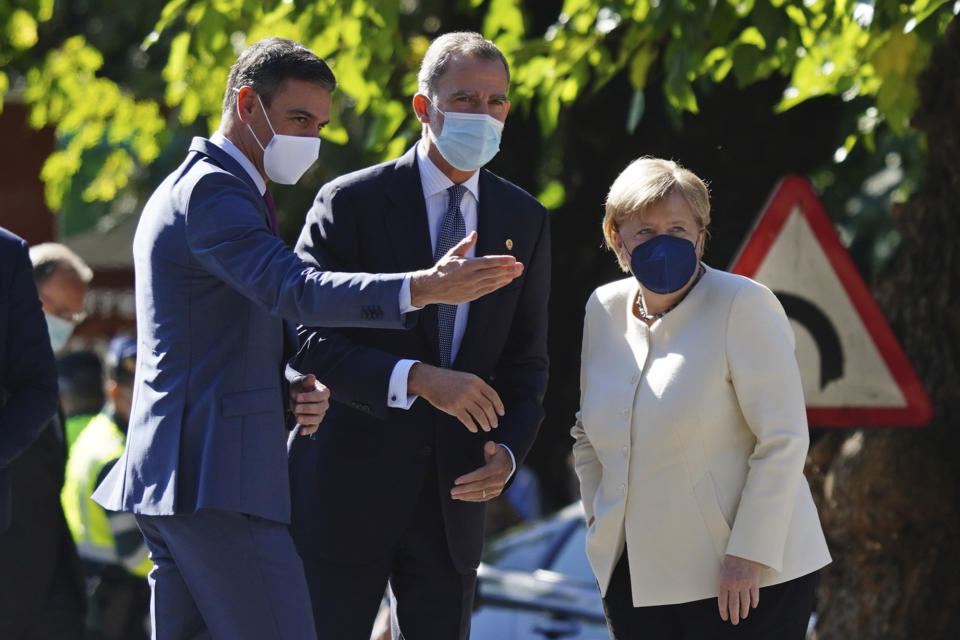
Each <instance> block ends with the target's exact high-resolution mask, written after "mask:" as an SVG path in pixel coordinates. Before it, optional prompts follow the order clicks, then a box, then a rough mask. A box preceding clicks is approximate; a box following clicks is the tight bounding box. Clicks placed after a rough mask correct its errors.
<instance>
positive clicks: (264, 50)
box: [223, 38, 337, 113]
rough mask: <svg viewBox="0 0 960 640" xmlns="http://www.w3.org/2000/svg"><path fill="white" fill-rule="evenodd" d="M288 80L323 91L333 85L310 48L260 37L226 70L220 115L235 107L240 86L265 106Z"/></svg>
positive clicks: (323, 65) (319, 60)
mask: <svg viewBox="0 0 960 640" xmlns="http://www.w3.org/2000/svg"><path fill="white" fill-rule="evenodd" d="M288 78H295V79H297V80H305V81H307V82H313V83H316V84H318V85H320V86H321V87H323V88H324V89H326V90H327V91H333V90H334V88H336V86H337V79H336V78H335V77H334V76H333V71H331V70H330V67H328V66H327V63H326V62H324V61H323V60H322V59H321V58H319V57H317V55H316V54H315V53H314V52H313V51H310V49H307V48H306V47H305V46H303V45H302V44H300V43H299V42H294V41H293V40H287V39H286V38H264V39H263V40H260V41H259V42H257V43H255V44H252V45H250V46H249V47H247V48H246V49H245V50H244V52H243V53H241V54H240V57H238V58H237V61H236V62H234V63H233V66H232V67H231V68H230V76H229V78H228V79H227V91H226V93H224V95H223V113H228V112H230V111H232V110H233V109H235V108H236V105H237V91H238V90H239V89H240V87H250V88H252V89H253V90H254V91H256V92H257V95H258V96H260V99H261V100H263V105H264V106H265V107H269V106H270V103H271V102H272V101H273V96H274V95H275V94H276V92H277V91H278V90H279V89H280V87H281V86H282V85H283V83H284V81H286V80H287V79H288Z"/></svg>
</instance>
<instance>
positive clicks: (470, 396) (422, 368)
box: [407, 362, 509, 471]
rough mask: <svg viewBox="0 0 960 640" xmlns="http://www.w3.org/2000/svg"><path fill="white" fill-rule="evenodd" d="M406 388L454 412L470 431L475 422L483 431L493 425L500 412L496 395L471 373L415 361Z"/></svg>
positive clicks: (437, 406)
mask: <svg viewBox="0 0 960 640" xmlns="http://www.w3.org/2000/svg"><path fill="white" fill-rule="evenodd" d="M407 390H408V391H409V392H410V393H412V394H414V395H418V396H420V397H422V398H423V399H425V400H426V401H427V402H429V403H430V404H432V405H433V406H435V407H436V408H437V409H440V411H443V412H444V413H447V414H449V415H451V416H454V417H455V418H457V419H458V420H460V422H462V423H463V426H465V427H466V428H467V429H468V430H469V431H471V432H473V433H477V425H479V426H480V428H481V429H483V430H484V431H490V430H491V429H496V428H497V426H499V423H498V422H497V416H502V415H503V402H501V401H500V396H499V395H497V392H496V391H494V390H493V388H492V387H491V386H490V385H488V384H487V383H486V382H484V381H483V380H481V379H480V378H478V377H477V376H475V375H473V374H472V373H464V372H463V371H454V370H453V369H441V368H440V367H434V366H431V365H429V364H424V363H422V362H418V363H416V364H415V365H413V366H412V367H411V368H410V374H409V376H408V377H407ZM508 457H509V456H508ZM508 471H509V469H508Z"/></svg>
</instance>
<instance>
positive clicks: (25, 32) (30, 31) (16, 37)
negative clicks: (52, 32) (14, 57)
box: [7, 9, 37, 49]
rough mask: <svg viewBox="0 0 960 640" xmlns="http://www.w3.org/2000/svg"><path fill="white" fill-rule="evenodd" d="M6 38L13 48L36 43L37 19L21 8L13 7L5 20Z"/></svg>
mask: <svg viewBox="0 0 960 640" xmlns="http://www.w3.org/2000/svg"><path fill="white" fill-rule="evenodd" d="M7 38H8V39H9V41H10V44H11V45H13V48H14V49H29V48H30V47H32V46H33V45H35V44H37V21H36V20H34V19H33V16H32V15H30V14H29V13H27V12H26V11H24V10H23V9H14V10H13V13H11V14H10V17H9V18H8V22H7Z"/></svg>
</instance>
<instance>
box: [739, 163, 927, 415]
mask: <svg viewBox="0 0 960 640" xmlns="http://www.w3.org/2000/svg"><path fill="white" fill-rule="evenodd" d="M730 271H732V272H733V273H739V274H741V275H745V276H747V277H750V278H753V279H754V280H757V281H758V282H761V283H763V284H764V285H766V286H767V287H769V288H770V289H771V290H773V292H774V293H775V294H776V295H777V297H778V298H779V299H780V302H781V303H782V304H783V307H784V310H785V311H786V312H787V315H788V316H789V317H790V320H791V324H792V325H793V327H794V333H795V335H796V337H797V349H796V351H797V362H798V364H799V365H800V377H801V378H802V379H803V387H804V389H803V390H804V398H805V399H806V403H807V417H808V420H809V422H810V424H811V425H812V426H822V427H870V426H875V427H879V426H922V425H924V424H926V423H927V422H929V421H930V419H931V418H932V417H933V406H932V404H931V402H930V398H929V396H928V395H927V392H926V391H925V390H924V388H923V385H922V384H921V383H920V381H919V380H918V379H917V376H916V374H915V373H914V371H913V368H912V367H911V366H910V363H909V362H908V361H907V357H906V355H904V353H903V350H902V349H901V348H900V344H899V342H898V341H897V338H896V337H895V336H894V335H893V332H892V331H891V330H890V326H889V325H888V324H887V321H886V319H885V318H884V317H883V314H882V313H881V312H880V309H879V307H878V306H877V303H876V302H875V301H874V299H873V296H872V295H871V294H870V291H869V289H868V288H867V286H866V284H865V283H864V282H863V278H861V277H860V273H859V272H858V271H857V268H856V266H854V264H853V261H852V260H851V259H850V256H849V254H848V253H847V250H846V249H845V248H844V247H843V245H842V244H840V240H839V239H838V238H837V232H836V230H835V229H834V227H833V224H832V223H831V222H830V219H829V218H828V217H827V214H826V212H825V211H824V210H823V206H822V205H821V204H820V200H819V199H818V198H817V196H816V194H815V193H814V191H813V188H812V187H811V185H810V183H809V182H808V181H807V180H806V179H804V178H801V177H798V176H790V177H787V178H785V179H783V180H782V181H781V182H780V183H779V184H778V185H777V187H776V188H775V189H774V192H773V195H772V196H771V197H770V200H769V201H768V202H767V205H766V206H765V207H764V209H763V211H762V212H761V213H760V216H759V217H758V218H757V221H756V223H755V225H754V228H753V230H752V232H751V233H750V234H749V235H748V236H747V239H746V241H745V242H744V244H743V246H742V247H741V249H740V251H739V253H738V255H737V257H736V258H735V259H734V261H733V266H732V267H731V268H730Z"/></svg>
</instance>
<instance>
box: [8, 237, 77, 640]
mask: <svg viewBox="0 0 960 640" xmlns="http://www.w3.org/2000/svg"><path fill="white" fill-rule="evenodd" d="M30 261H31V263H32V266H33V279H34V283H35V284H36V288H37V292H38V294H39V298H40V302H41V305H42V309H43V314H44V316H45V319H46V323H47V330H48V336H49V340H50V346H51V347H52V349H53V351H54V352H55V353H56V352H58V351H60V350H62V349H63V347H64V346H65V345H66V343H67V340H69V339H70V335H71V334H72V333H73V329H74V327H75V326H76V325H77V324H79V323H80V322H82V321H83V318H84V296H85V295H86V292H87V283H89V282H90V280H91V279H92V277H93V273H92V272H91V271H90V268H89V267H87V265H86V264H85V263H84V262H83V261H82V260H81V259H80V258H79V257H78V256H77V255H76V254H75V253H73V252H72V251H70V249H68V248H67V247H65V246H63V245H61V244H56V243H44V244H39V245H36V246H34V247H31V248H30ZM44 355H45V353H44V354H38V357H43V356H44ZM66 458H67V443H66V433H65V431H64V419H63V414H62V412H57V414H56V415H55V416H54V417H53V418H52V419H51V420H50V421H49V422H48V423H47V425H46V426H45V427H44V428H43V430H42V431H41V433H40V435H39V437H38V438H37V439H36V440H35V441H34V442H33V444H31V445H30V446H29V447H28V448H27V449H26V450H25V451H24V452H23V454H22V455H20V456H19V457H18V458H17V459H15V460H14V461H13V463H12V464H11V465H10V467H9V477H10V481H11V486H12V495H13V509H12V514H11V515H12V517H11V523H10V528H9V529H8V530H7V531H6V532H5V533H3V534H2V535H0V638H3V639H4V640H26V639H29V640H33V639H34V638H36V639H38V640H40V639H42V640H50V639H52V638H56V639H57V640H71V639H73V638H80V637H82V632H83V615H84V608H85V605H84V600H85V597H84V587H83V576H82V574H81V571H80V562H79V559H78V558H77V550H76V547H75V546H74V544H73V538H72V537H71V536H70V531H69V529H68V528H67V523H66V520H65V519H64V516H63V507H62V506H61V504H60V491H61V489H62V487H63V475H64V466H65V464H66Z"/></svg>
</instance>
